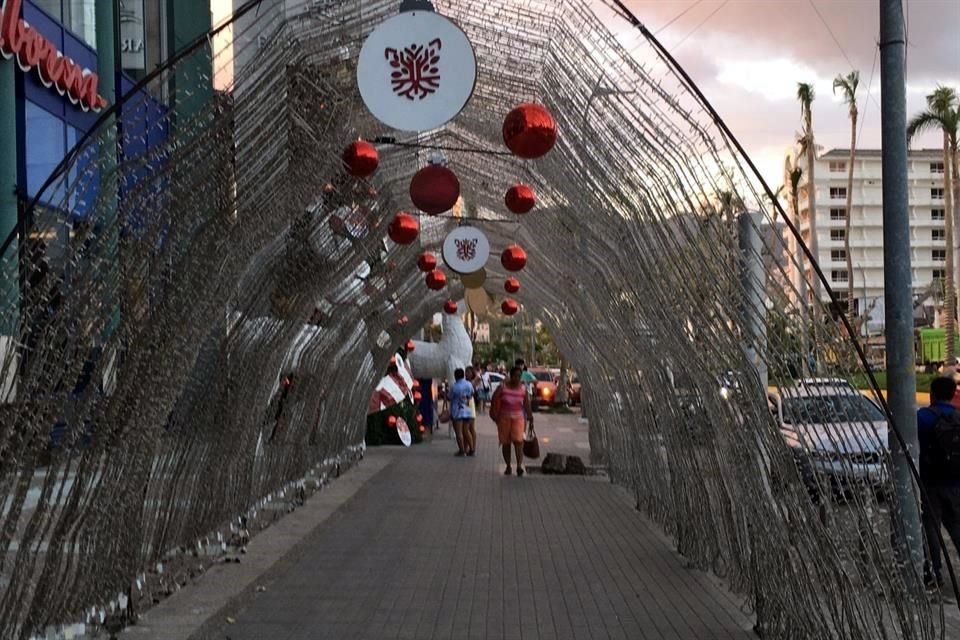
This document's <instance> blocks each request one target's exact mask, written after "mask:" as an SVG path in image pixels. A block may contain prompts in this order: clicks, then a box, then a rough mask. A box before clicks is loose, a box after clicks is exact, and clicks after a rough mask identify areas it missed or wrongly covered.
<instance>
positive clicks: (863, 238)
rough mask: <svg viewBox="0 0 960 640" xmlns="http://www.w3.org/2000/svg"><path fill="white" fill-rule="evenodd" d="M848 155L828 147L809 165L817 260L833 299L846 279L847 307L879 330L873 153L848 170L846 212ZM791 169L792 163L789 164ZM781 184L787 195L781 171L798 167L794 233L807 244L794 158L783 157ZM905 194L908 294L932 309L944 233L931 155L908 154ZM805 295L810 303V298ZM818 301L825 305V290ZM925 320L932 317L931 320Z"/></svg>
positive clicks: (877, 185) (878, 175) (879, 235)
mask: <svg viewBox="0 0 960 640" xmlns="http://www.w3.org/2000/svg"><path fill="white" fill-rule="evenodd" d="M849 156H850V151H849V149H831V150H830V151H827V152H826V153H823V154H821V155H820V157H818V158H817V159H816V161H815V165H814V181H815V186H816V225H815V226H816V233H817V261H818V262H819V264H820V268H821V269H822V270H823V272H824V274H825V275H826V277H827V279H828V281H829V282H830V286H831V287H832V288H833V289H834V292H835V293H836V295H837V296H838V298H840V299H845V298H846V296H847V283H848V279H850V278H852V279H853V285H854V287H853V288H854V307H855V308H856V309H857V310H858V312H864V311H865V312H866V313H867V314H868V315H869V318H870V320H869V323H868V325H869V327H870V328H871V329H872V330H880V329H882V327H883V282H884V280H883V208H882V203H883V199H882V192H883V191H882V178H883V175H882V166H881V153H880V151H879V150H877V149H862V150H861V149H858V150H857V152H856V157H855V159H854V166H853V198H852V200H851V207H850V208H851V210H850V211H847V169H848V162H849ZM794 163H796V164H794ZM785 166H786V167H787V171H786V173H787V175H785V176H784V184H785V185H787V190H789V185H790V176H789V167H791V166H799V167H800V168H801V169H803V175H802V177H801V179H800V183H799V198H798V199H799V203H798V205H799V214H800V221H799V223H800V224H799V227H800V231H801V233H802V235H803V239H804V242H806V243H807V245H808V246H809V245H810V237H811V236H810V214H809V207H808V201H807V188H808V176H807V164H806V158H805V157H804V156H799V157H797V156H796V155H795V152H791V153H789V154H788V156H787V161H786V163H785ZM908 172H909V173H908V175H907V180H908V186H909V190H910V242H911V248H912V250H911V262H912V272H913V290H914V294H915V296H916V299H917V304H918V305H923V306H926V307H928V308H930V309H931V310H932V308H934V307H935V306H936V304H937V302H938V301H939V298H940V296H941V294H940V290H941V288H942V287H940V286H937V285H938V284H941V283H942V281H943V278H944V277H945V275H946V271H945V268H946V236H945V232H944V214H945V211H944V166H943V152H942V150H939V149H919V150H915V151H911V152H910V155H909V161H908ZM848 215H849V216H850V255H851V259H852V263H853V264H852V266H853V273H848V271H847V256H846V253H845V243H844V240H845V234H846V229H845V225H846V218H847V216H848ZM804 268H805V270H806V272H807V282H812V281H813V279H814V276H813V271H812V268H811V265H809V264H806V263H805V264H804ZM791 271H792V274H791V275H792V278H793V283H794V286H795V287H796V288H797V289H798V290H800V289H801V287H800V280H799V273H798V271H799V270H798V269H797V268H796V266H795V265H791ZM807 295H808V296H810V297H812V296H813V292H812V291H808V292H807ZM820 295H821V299H823V300H829V298H828V297H827V294H826V292H825V291H823V290H821V292H820ZM930 315H932V311H931V314H930Z"/></svg>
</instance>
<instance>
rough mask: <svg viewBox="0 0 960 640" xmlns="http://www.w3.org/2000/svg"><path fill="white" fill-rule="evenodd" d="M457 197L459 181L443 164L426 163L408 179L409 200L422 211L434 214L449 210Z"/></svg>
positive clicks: (458, 194) (458, 197)
mask: <svg viewBox="0 0 960 640" xmlns="http://www.w3.org/2000/svg"><path fill="white" fill-rule="evenodd" d="M459 199H460V181H459V180H457V176H456V174H455V173H454V172H453V171H451V170H450V169H448V168H446V167H444V166H443V165H439V164H431V165H427V166H426V167H424V168H423V169H420V171H417V173H416V174H414V176H413V179H412V180H410V200H411V201H412V202H413V205H414V206H415V207H416V208H417V209H420V211H423V212H424V213H428V214H430V215H432V216H435V215H437V214H438V213H443V212H444V211H449V210H450V209H452V208H453V205H455V204H457V200H459Z"/></svg>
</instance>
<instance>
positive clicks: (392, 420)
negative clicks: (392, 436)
mask: <svg viewBox="0 0 960 640" xmlns="http://www.w3.org/2000/svg"><path fill="white" fill-rule="evenodd" d="M387 426H388V427H390V428H391V429H396V428H397V416H389V417H387Z"/></svg>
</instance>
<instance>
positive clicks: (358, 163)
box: [331, 140, 380, 186]
mask: <svg viewBox="0 0 960 640" xmlns="http://www.w3.org/2000/svg"><path fill="white" fill-rule="evenodd" d="M379 164H380V154H379V153H377V149H376V147H374V146H373V145H372V144H370V143H369V142H366V141H364V140H357V141H356V142H351V143H350V144H349V145H347V148H346V149H344V150H343V165H344V168H345V169H346V170H347V173H349V174H350V175H352V176H356V177H358V178H366V177H368V176H371V175H373V172H374V171H376V170H377V166H378V165H379ZM331 186H332V185H331Z"/></svg>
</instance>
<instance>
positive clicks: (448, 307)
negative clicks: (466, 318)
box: [443, 300, 457, 313]
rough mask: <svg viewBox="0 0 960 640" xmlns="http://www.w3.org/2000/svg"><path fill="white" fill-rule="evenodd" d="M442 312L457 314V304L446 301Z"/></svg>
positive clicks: (452, 301)
mask: <svg viewBox="0 0 960 640" xmlns="http://www.w3.org/2000/svg"><path fill="white" fill-rule="evenodd" d="M443 312H444V313H456V312H457V303H456V302H455V301H454V300H447V301H446V302H444V303H443Z"/></svg>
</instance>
